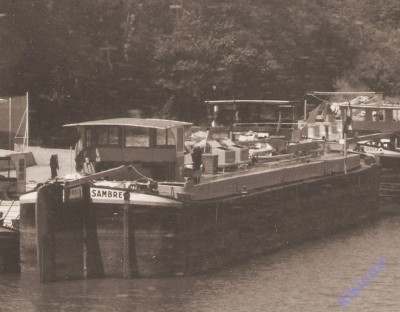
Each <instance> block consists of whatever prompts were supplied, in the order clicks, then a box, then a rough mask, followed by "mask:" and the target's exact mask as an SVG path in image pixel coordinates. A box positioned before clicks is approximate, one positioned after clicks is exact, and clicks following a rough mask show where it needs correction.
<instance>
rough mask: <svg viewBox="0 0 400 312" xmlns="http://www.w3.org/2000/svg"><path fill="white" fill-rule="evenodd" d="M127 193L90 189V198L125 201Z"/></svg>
mask: <svg viewBox="0 0 400 312" xmlns="http://www.w3.org/2000/svg"><path fill="white" fill-rule="evenodd" d="M124 193H125V191H117V190H106V189H101V188H95V187H91V188H90V198H92V199H122V200H123V199H124Z"/></svg>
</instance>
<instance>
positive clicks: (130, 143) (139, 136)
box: [125, 128, 150, 147]
mask: <svg viewBox="0 0 400 312" xmlns="http://www.w3.org/2000/svg"><path fill="white" fill-rule="evenodd" d="M125 146H126V147H150V131H149V129H147V128H129V129H125Z"/></svg>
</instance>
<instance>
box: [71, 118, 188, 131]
mask: <svg viewBox="0 0 400 312" xmlns="http://www.w3.org/2000/svg"><path fill="white" fill-rule="evenodd" d="M190 125H192V123H190V122H183V121H177V120H167V119H150V118H113V119H103V120H94V121H84V122H79V123H74V124H67V125H64V127H78V126H126V127H141V128H154V129H170V128H175V127H180V126H190Z"/></svg>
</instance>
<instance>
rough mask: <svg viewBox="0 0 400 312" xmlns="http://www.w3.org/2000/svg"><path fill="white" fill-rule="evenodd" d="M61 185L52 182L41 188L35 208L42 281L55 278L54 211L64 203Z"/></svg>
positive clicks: (38, 257)
mask: <svg viewBox="0 0 400 312" xmlns="http://www.w3.org/2000/svg"><path fill="white" fill-rule="evenodd" d="M62 189H63V187H62V186H61V185H57V184H50V185H45V186H42V187H41V188H39V190H38V192H37V202H36V209H35V216H36V233H37V237H36V239H37V261H38V271H39V277H40V281H41V282H42V283H47V282H51V281H53V280H54V278H55V269H56V268H55V254H56V252H55V248H56V247H55V245H54V239H55V228H54V227H55V224H54V222H55V221H56V220H55V218H54V211H55V209H57V205H60V204H61V203H62Z"/></svg>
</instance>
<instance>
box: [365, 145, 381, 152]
mask: <svg viewBox="0 0 400 312" xmlns="http://www.w3.org/2000/svg"><path fill="white" fill-rule="evenodd" d="M363 147H364V151H365V152H367V153H383V149H382V148H378V147H372V146H366V145H364V146H363Z"/></svg>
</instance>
